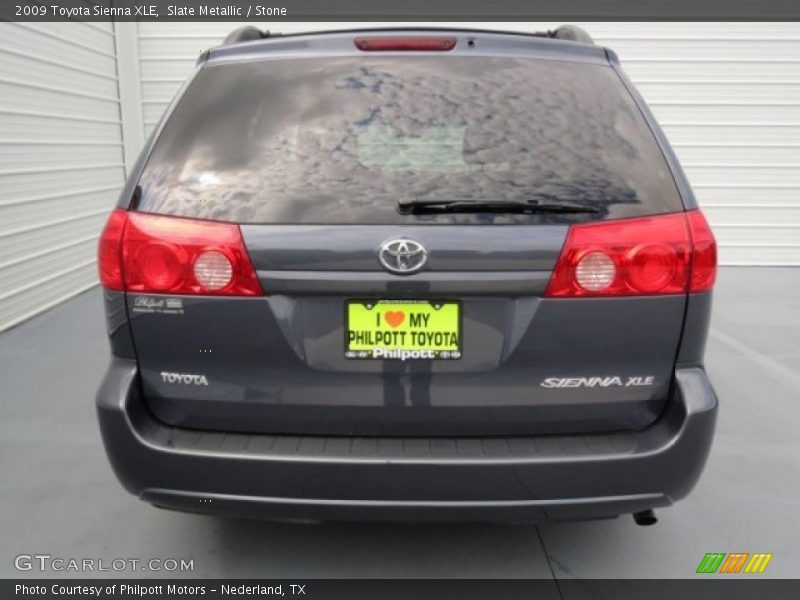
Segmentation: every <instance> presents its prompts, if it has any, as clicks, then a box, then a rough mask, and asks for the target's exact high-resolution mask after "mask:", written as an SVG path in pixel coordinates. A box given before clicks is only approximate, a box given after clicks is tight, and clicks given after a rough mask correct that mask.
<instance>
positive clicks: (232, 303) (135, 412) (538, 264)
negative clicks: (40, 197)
mask: <svg viewBox="0 0 800 600" xmlns="http://www.w3.org/2000/svg"><path fill="white" fill-rule="evenodd" d="M563 38H572V39H563ZM241 40H246V41H241ZM576 40H578V41H576ZM99 269H100V279H101V282H102V284H103V286H104V288H105V293H104V297H105V308H106V318H107V324H108V332H109V336H110V340H111V350H112V360H111V364H110V367H109V369H108V372H107V374H106V376H105V379H104V381H103V383H102V385H101V387H100V390H99V393H98V396H97V405H98V413H99V419H100V426H101V429H102V435H103V440H104V443H105V447H106V450H107V453H108V456H109V458H110V461H111V464H112V466H113V468H114V471H115V472H116V474H117V476H118V477H119V479H120V480H121V482H122V483H123V485H124V486H125V487H126V488H127V489H128V490H129V491H130V492H132V493H134V494H136V495H137V496H139V497H140V498H141V499H143V500H145V501H147V502H150V503H152V504H154V505H157V506H160V507H166V508H172V509H178V510H184V511H194V512H204V513H214V514H228V515H240V516H253V517H263V518H278V519H296V518H302V519H390V520H397V519H401V520H402V519H410V520H428V519H447V520H486V521H496V520H501V521H539V520H544V519H580V518H601V517H610V516H616V515H620V514H623V513H633V514H634V515H635V516H636V517H637V521H638V522H640V523H648V522H652V521H653V520H654V516H653V512H652V509H653V508H655V507H662V506H667V505H669V504H671V503H672V502H674V501H675V500H677V499H680V498H682V497H683V496H685V495H686V494H687V493H688V492H689V491H690V489H691V488H692V487H693V486H694V484H695V482H696V481H697V479H698V477H699V475H700V472H701V470H702V468H703V465H704V463H705V460H706V457H707V455H708V452H709V447H710V445H711V440H712V435H713V430H714V422H715V416H716V410H717V400H716V397H715V394H714V391H713V389H712V387H711V385H710V384H709V381H708V378H707V377H706V373H705V371H704V368H703V351H704V345H705V340H706V335H707V329H708V323H709V311H710V306H711V289H712V286H713V283H714V278H715V273H716V245H715V241H714V238H713V236H712V233H711V231H710V229H709V227H708V225H707V223H706V220H705V219H704V217H703V215H702V214H701V212H700V211H699V210H698V208H697V204H696V201H695V198H694V196H693V194H692V191H691V189H690V187H689V185H688V183H687V180H686V177H685V176H684V174H683V172H682V171H681V168H680V166H679V165H678V162H677V160H676V159H675V156H674V154H673V152H672V150H671V149H670V147H669V145H668V143H667V141H666V139H665V137H664V135H663V134H662V132H661V130H660V129H659V127H658V125H657V124H656V122H655V121H654V119H653V117H652V116H651V114H650V112H649V111H648V109H647V107H646V106H645V104H644V102H643V101H642V99H641V98H640V96H639V95H638V94H637V92H636V91H635V89H634V88H633V86H632V85H631V83H630V81H629V80H628V79H627V77H626V76H625V75H624V73H623V72H622V70H621V68H620V64H619V62H618V60H617V58H616V57H615V55H614V54H613V52H611V51H610V50H608V49H605V48H602V47H599V46H597V45H594V44H592V43H590V40H589V39H587V38H586V36H585V35H582V34H581V32H580V31H579V30H577V29H573V28H569V27H567V28H564V29H559V30H556V31H555V32H549V33H543V34H535V35H532V34H512V33H500V32H487V31H470V30H442V29H437V30H430V29H428V30H422V29H404V30H359V31H345V32H324V33H313V34H302V35H290V36H268V35H266V34H264V35H262V34H260V33H254V30H253V29H246V30H244V31H243V32H241V31H240V32H239V33H237V34H236V35H234V36H233V39H232V40H230V41H229V42H228V43H226V44H223V45H222V46H220V47H218V48H215V49H212V50H211V51H208V52H206V53H204V55H203V56H202V57H201V59H200V61H199V64H198V67H197V69H196V70H195V72H194V74H193V75H192V77H191V78H190V80H189V82H188V83H187V84H186V85H185V86H184V87H183V89H182V91H181V92H180V93H179V94H178V97H177V98H176V100H175V101H174V102H173V104H172V106H171V107H170V108H169V110H168V111H167V114H166V115H165V116H164V117H163V119H162V121H161V123H160V124H159V125H158V127H157V128H156V130H155V132H154V134H153V136H152V138H151V139H150V141H149V142H148V143H147V145H146V148H145V149H144V151H143V152H142V155H141V157H140V159H139V161H138V163H137V165H136V166H135V168H134V169H133V172H132V173H131V175H130V178H129V180H128V182H127V185H126V187H125V189H124V192H123V194H122V196H121V198H120V201H119V204H118V207H117V208H116V210H114V212H113V213H112V214H111V217H110V218H109V220H108V224H107V226H106V228H105V231H104V233H103V234H102V237H101V241H100V245H99Z"/></svg>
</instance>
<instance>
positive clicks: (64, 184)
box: [0, 23, 124, 331]
mask: <svg viewBox="0 0 800 600" xmlns="http://www.w3.org/2000/svg"><path fill="white" fill-rule="evenodd" d="M114 49H115V42H114V33H113V29H112V26H111V25H110V24H108V23H103V24H80V23H64V24H57V23H48V24H36V25H31V24H27V23H3V24H0V282H2V285H0V331H2V330H3V329H6V328H8V327H10V326H12V325H14V324H15V323H18V322H19V321H21V320H23V319H25V318H27V317H28V316H30V315H32V314H35V313H36V312H40V311H41V310H44V309H45V308H47V307H49V306H52V305H53V304H55V303H57V302H60V301H61V300H63V299H64V298H67V297H69V296H72V295H74V294H76V293H78V292H79V291H81V290H84V289H86V288H88V287H91V286H92V285H95V283H96V281H97V276H96V269H95V246H96V239H97V235H98V233H99V231H100V229H101V227H102V224H103V221H104V220H105V217H106V215H107V213H108V212H109V210H110V207H111V206H112V205H113V203H114V200H115V199H116V197H117V194H118V193H119V189H120V187H121V186H122V183H123V180H124V168H123V148H122V133H121V130H120V110H119V100H118V91H117V90H118V86H117V72H116V57H115V50H114Z"/></svg>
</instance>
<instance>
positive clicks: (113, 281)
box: [97, 209, 128, 291]
mask: <svg viewBox="0 0 800 600" xmlns="http://www.w3.org/2000/svg"><path fill="white" fill-rule="evenodd" d="M127 221H128V213H126V212H125V211H124V210H120V209H117V210H115V211H114V212H112V213H111V216H109V217H108V221H106V226H105V229H103V233H102V234H101V235H100V242H99V243H98V245H97V270H98V271H99V275H100V283H101V284H102V286H103V287H104V288H106V289H107V290H114V291H122V290H124V289H125V281H124V279H123V277H122V235H123V233H124V232H125V223H127Z"/></svg>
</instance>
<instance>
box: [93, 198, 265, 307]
mask: <svg viewBox="0 0 800 600" xmlns="http://www.w3.org/2000/svg"><path fill="white" fill-rule="evenodd" d="M99 248H100V250H99V260H98V264H99V270H100V281H101V283H102V284H103V286H104V287H106V288H108V289H112V290H127V291H129V292H140V293H156V294H158V293H170V294H203V295H225V296H260V295H262V294H263V292H262V290H261V285H260V284H259V282H258V278H257V277H256V273H255V270H254V269H253V265H252V263H251V262H250V257H249V256H248V255H247V251H246V250H245V247H244V242H243V241H242V235H241V232H240V231H239V227H238V226H237V225H235V224H233V223H217V222H212V221H198V220H193V219H184V218H177V217H165V216H160V215H150V214H145V213H135V212H132V213H129V212H126V211H124V210H121V209H117V210H115V211H114V212H113V213H112V214H111V217H110V218H109V220H108V224H107V225H106V229H105V231H104V232H103V235H102V236H101V238H100V246H99ZM115 260H116V262H114V261H115Z"/></svg>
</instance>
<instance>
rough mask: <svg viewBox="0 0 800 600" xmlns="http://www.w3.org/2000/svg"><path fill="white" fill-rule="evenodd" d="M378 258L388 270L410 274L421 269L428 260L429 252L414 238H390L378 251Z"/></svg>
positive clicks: (400, 273)
mask: <svg viewBox="0 0 800 600" xmlns="http://www.w3.org/2000/svg"><path fill="white" fill-rule="evenodd" d="M378 259H379V260H380V261H381V264H382V265H383V266H384V267H385V268H386V270H387V271H391V272H392V273H397V274H399V275H408V274H410V273H414V272H416V271H419V270H420V269H421V268H422V267H423V266H424V265H425V262H426V261H427V260H428V252H427V251H426V250H425V247H424V246H423V245H422V244H420V243H419V242H415V241H413V240H404V239H398V240H389V241H388V242H384V244H383V245H382V246H381V249H380V250H379V251H378Z"/></svg>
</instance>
